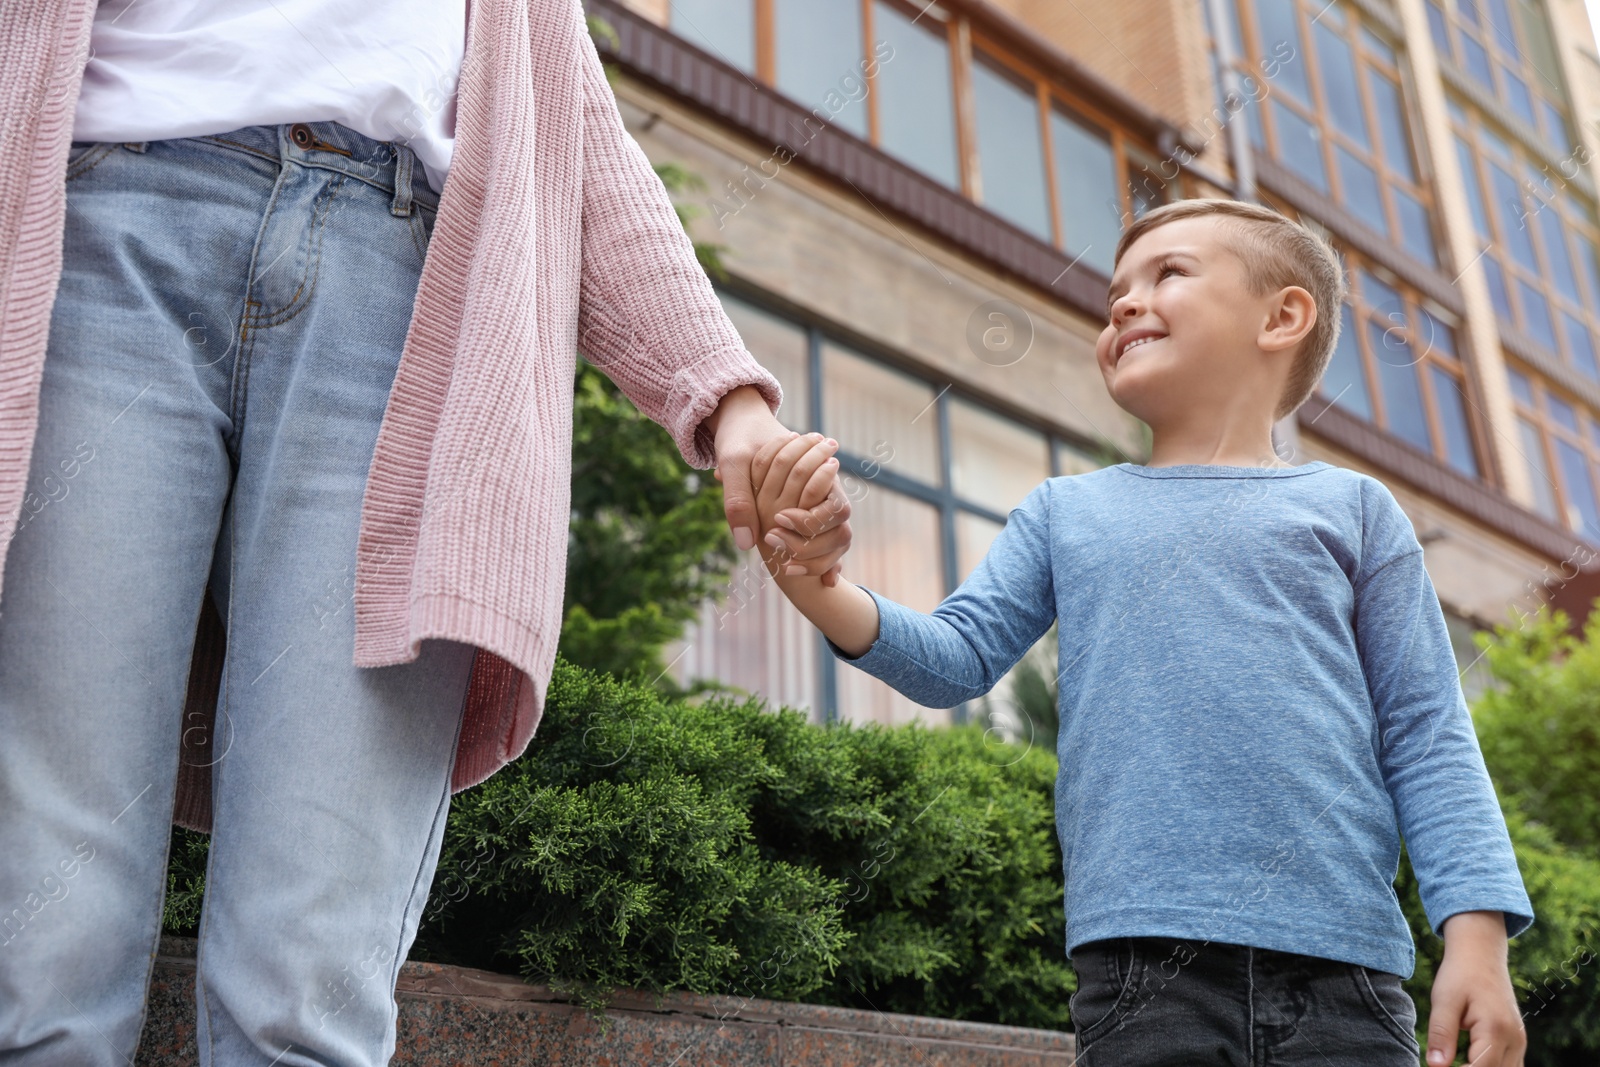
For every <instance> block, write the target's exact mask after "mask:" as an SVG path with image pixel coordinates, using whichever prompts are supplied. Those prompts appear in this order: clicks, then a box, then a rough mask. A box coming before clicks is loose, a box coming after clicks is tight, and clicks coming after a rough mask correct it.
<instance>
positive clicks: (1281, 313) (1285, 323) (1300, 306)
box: [1256, 285, 1317, 352]
mask: <svg viewBox="0 0 1600 1067" xmlns="http://www.w3.org/2000/svg"><path fill="white" fill-rule="evenodd" d="M1316 324H1317V301H1316V299H1315V298H1314V297H1312V295H1311V294H1310V293H1309V292H1308V291H1306V290H1305V289H1304V288H1302V287H1301V286H1298V285H1289V286H1285V287H1284V288H1282V289H1280V290H1278V294H1277V296H1275V297H1274V298H1273V300H1272V303H1271V304H1269V305H1268V307H1267V317H1266V320H1265V321H1264V322H1263V323H1262V325H1261V332H1260V334H1259V336H1257V337H1256V344H1258V345H1260V346H1261V349H1262V351H1264V352H1281V351H1283V350H1285V349H1292V348H1294V347H1295V346H1296V345H1298V344H1299V343H1300V342H1301V341H1303V340H1305V337H1306V334H1308V333H1310V332H1311V328H1312V327H1313V326H1315V325H1316Z"/></svg>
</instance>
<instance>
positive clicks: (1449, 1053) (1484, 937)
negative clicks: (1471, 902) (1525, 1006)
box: [1428, 911, 1528, 1067]
mask: <svg viewBox="0 0 1600 1067" xmlns="http://www.w3.org/2000/svg"><path fill="white" fill-rule="evenodd" d="M1440 930H1441V932H1442V933H1443V934H1444V962H1442V963H1441V964H1439V973H1438V975H1436V976H1435V977H1434V980H1433V1011H1432V1014H1431V1015H1430V1016H1429V1018H1428V1067H1446V1065H1448V1064H1452V1063H1454V1062H1455V1059H1456V1042H1457V1041H1458V1040H1459V1037H1460V1032H1461V1031H1462V1030H1468V1031H1471V1035H1472V1037H1471V1043H1470V1044H1469V1045H1468V1046H1467V1062H1468V1063H1470V1064H1471V1065H1472V1067H1522V1057H1523V1054H1524V1053H1525V1052H1526V1051H1527V1049H1528V1033H1527V1030H1525V1029H1524V1028H1523V1025H1522V1014H1521V1012H1519V1011H1518V1010H1517V994H1516V992H1515V991H1514V990H1513V989H1512V988H1511V974H1510V972H1509V971H1508V970H1507V968H1506V924H1505V916H1504V915H1502V914H1501V913H1500V912H1498V911H1463V912H1458V913H1457V914H1455V915H1452V916H1450V918H1448V919H1446V920H1445V921H1444V925H1443V926H1442V927H1441V928H1440Z"/></svg>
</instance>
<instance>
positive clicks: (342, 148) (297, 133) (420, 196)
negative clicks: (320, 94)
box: [128, 121, 439, 216]
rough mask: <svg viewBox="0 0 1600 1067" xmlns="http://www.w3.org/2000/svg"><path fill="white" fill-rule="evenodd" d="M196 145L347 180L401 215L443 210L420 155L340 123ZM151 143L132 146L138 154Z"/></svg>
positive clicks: (246, 133) (293, 126) (239, 134)
mask: <svg viewBox="0 0 1600 1067" xmlns="http://www.w3.org/2000/svg"><path fill="white" fill-rule="evenodd" d="M195 140H200V141H210V142H211V143H213V144H218V145H222V146H224V147H227V148H233V149H236V150H238V151H242V152H252V153H255V154H256V155H259V156H264V157H266V158H268V159H272V160H276V161H279V162H283V163H287V162H295V163H299V164H301V165H303V166H308V167H322V168H324V169H326V170H335V171H339V172H340V173H342V174H348V175H349V176H350V177H352V178H355V179H357V180H358V181H362V182H366V183H367V184H368V185H371V186H374V187H375V188H378V189H381V190H383V191H384V192H386V193H389V194H390V195H391V196H392V197H393V198H394V202H393V203H392V204H391V206H390V210H391V211H392V212H393V213H394V214H396V215H402V216H403V215H409V214H411V206H412V204H413V203H416V204H420V205H422V206H423V207H426V208H428V209H429V210H431V211H438V210H439V194H437V193H435V192H434V191H433V187H432V186H431V185H429V184H428V178H427V175H426V173H425V172H424V171H423V169H422V165H421V164H420V163H419V162H418V161H417V154H416V153H415V152H413V151H412V150H411V148H410V147H409V146H408V145H404V144H401V143H399V142H397V141H377V140H374V139H372V138H371V137H368V136H366V135H365V134H363V133H358V132H356V131H355V130H352V129H351V128H350V127H348V126H346V125H344V124H343V123H339V122H332V121H327V122H285V123H279V124H277V125H263V126H241V127H239V128H238V129H236V130H230V131H228V132H227V133H217V134H206V135H203V136H200V137H196V138H195ZM148 143H149V142H143V143H140V144H130V145H129V146H128V147H129V148H132V149H133V150H134V151H136V152H142V151H144V148H145V146H146V145H147V144H148Z"/></svg>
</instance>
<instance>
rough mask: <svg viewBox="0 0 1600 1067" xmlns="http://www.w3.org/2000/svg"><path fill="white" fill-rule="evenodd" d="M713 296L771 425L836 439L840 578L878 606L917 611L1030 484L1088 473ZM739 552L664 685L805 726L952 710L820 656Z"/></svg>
mask: <svg viewBox="0 0 1600 1067" xmlns="http://www.w3.org/2000/svg"><path fill="white" fill-rule="evenodd" d="M721 296H722V301H723V305H724V306H725V307H726V308H727V310H728V314H729V316H730V317H731V318H732V319H733V322H734V325H736V326H737V327H738V329H739V333H740V335H741V336H742V337H743V338H744V340H745V344H746V345H747V346H748V347H749V349H750V351H751V352H752V353H754V355H755V356H756V358H757V359H758V360H760V361H761V363H762V364H763V365H764V366H766V367H767V368H768V369H769V370H771V371H772V372H773V374H774V375H775V376H777V378H778V380H779V382H780V383H781V384H782V385H783V389H784V406H783V409H782V410H781V411H779V413H778V416H779V418H780V419H782V420H783V422H784V424H785V425H787V426H789V427H791V428H792V429H797V430H821V431H822V432H825V433H827V434H829V435H830V436H832V437H833V438H834V439H835V440H837V441H838V442H839V446H840V447H839V458H840V463H841V469H842V473H843V476H844V478H845V484H846V487H847V492H848V493H849V495H850V497H851V511H852V519H851V524H852V527H853V531H854V540H853V541H852V544H851V548H850V554H849V555H848V556H846V557H845V562H844V572H845V574H846V575H848V576H849V577H850V579H851V580H852V581H854V582H857V583H859V584H861V585H864V586H866V587H867V588H869V589H872V590H873V591H875V592H878V593H882V594H883V595H884V596H887V597H889V598H890V599H892V600H895V601H898V602H900V603H902V604H905V605H907V606H908V607H912V608H915V609H917V610H919V611H931V610H932V609H933V608H935V607H937V606H938V604H939V602H940V601H941V600H943V599H944V597H945V596H946V595H947V594H948V593H950V592H951V591H953V590H954V589H955V587H956V586H957V585H959V584H960V582H961V581H962V579H964V578H965V577H966V576H967V575H968V574H969V573H971V571H972V569H973V568H974V567H976V566H977V565H978V562H979V561H980V560H982V558H983V556H984V554H985V553H986V552H987V551H988V550H989V546H990V544H991V543H992V542H993V540H994V538H995V536H996V535H997V534H998V533H999V532H1000V529H1001V528H1002V527H1003V526H1004V525H1005V521H1006V515H1007V514H1008V513H1009V512H1010V510H1011V509H1012V508H1013V507H1015V506H1016V505H1017V504H1019V503H1021V501H1022V498H1023V497H1025V496H1027V494H1028V493H1029V492H1030V491H1031V490H1032V489H1033V488H1034V487H1035V486H1037V485H1038V484H1039V483H1040V482H1041V481H1043V480H1044V479H1046V478H1049V477H1051V476H1052V475H1053V474H1080V473H1084V472H1086V471H1088V470H1092V469H1095V468H1096V467H1099V466H1101V465H1103V464H1102V461H1101V460H1099V459H1097V458H1095V457H1094V456H1093V455H1092V454H1091V453H1090V452H1088V451H1085V450H1084V448H1083V447H1082V442H1077V441H1073V440H1068V439H1066V438H1064V437H1059V436H1055V435H1053V434H1049V433H1046V432H1043V431H1042V430H1040V429H1039V428H1038V427H1034V426H1029V425H1026V424H1024V423H1022V422H1019V421H1018V420H1016V419H1013V418H1010V417H1008V416H1006V415H1004V414H1002V413H1000V412H998V411H995V410H993V409H991V408H989V407H987V406H985V405H983V404H981V403H978V402H976V401H974V400H972V399H969V398H966V397H963V396H959V395H956V394H955V393H954V391H953V390H952V389H951V387H950V386H949V385H948V384H947V383H942V382H935V381H932V380H929V379H924V378H921V377H918V376H915V375H912V374H907V373H905V372H904V371H901V370H899V369H896V368H894V367H890V366H888V365H887V364H885V363H883V362H881V361H879V360H876V359H873V358H872V357H870V356H869V355H867V354H865V353H862V352H859V351H856V350H854V349H852V348H850V347H849V346H847V345H845V344H842V343H840V342H838V341H837V340H835V339H833V338H832V337H830V336H828V334H827V333H826V332H825V331H822V330H820V329H816V328H807V327H804V326H801V325H799V324H797V323H794V322H791V321H789V320H787V319H784V318H782V317H780V316H778V315H775V314H772V313H771V312H768V311H766V310H763V309H762V308H760V307H758V306H757V305H755V304H753V303H751V302H749V301H746V300H742V299H739V298H737V297H735V296H732V295H731V294H728V293H726V292H723V293H722V294H721ZM746 557H747V558H745V559H743V560H741V563H740V566H739V569H738V570H737V571H736V572H735V574H734V576H733V579H732V581H731V582H730V584H729V588H728V590H727V594H726V595H725V596H724V597H723V598H722V599H721V601H720V602H708V603H706V604H705V605H704V606H703V607H702V610H701V615H700V619H699V620H698V622H697V623H696V624H695V625H693V626H692V627H690V629H689V630H688V632H687V633H686V634H685V636H684V640H683V641H682V642H681V643H680V644H679V646H678V647H676V648H674V649H673V650H671V651H670V652H669V654H668V658H669V659H674V660H675V662H674V666H673V670H674V672H675V673H676V674H677V675H678V677H679V678H680V680H682V681H684V682H685V683H687V682H689V681H691V680H693V679H696V678H707V679H713V678H714V679H717V680H719V681H721V682H723V683H726V684H728V685H732V686H736V687H739V688H741V689H745V690H748V691H750V692H753V693H757V694H759V695H761V696H763V697H765V698H766V699H767V700H769V701H771V702H773V703H775V704H787V705H789V706H791V707H797V708H804V709H808V710H809V711H810V713H811V714H812V716H813V717H814V718H816V719H819V720H828V719H834V718H839V719H849V720H854V721H863V722H865V721H871V722H883V723H899V722H906V721H909V720H911V719H913V718H920V719H922V720H924V721H929V722H933V723H941V722H949V721H951V720H952V719H957V718H960V717H961V716H962V715H963V714H964V712H963V711H962V709H953V711H952V712H946V713H941V712H938V711H930V710H929V709H926V708H921V707H918V706H917V705H916V704H914V703H912V702H911V701H909V700H907V699H906V698H904V697H902V696H900V694H898V693H896V692H895V691H894V690H893V689H890V688H889V687H888V686H886V685H884V684H883V683H881V682H879V681H877V680H876V679H874V678H872V677H871V676H869V675H867V674H864V673H862V672H861V671H858V670H855V669H854V668H852V667H850V666H848V665H847V664H843V663H838V662H836V661H835V660H834V659H833V657H832V656H831V655H829V654H828V652H827V650H826V648H825V647H824V645H823V643H822V639H821V638H820V636H818V635H817V634H816V632H815V631H814V630H813V629H812V628H811V625H810V623H808V622H806V620H805V619H804V618H803V617H802V616H801V615H800V614H799V612H797V611H795V610H794V608H793V607H791V606H790V605H789V602H788V601H787V600H786V599H785V598H784V596H783V594H782V593H780V592H779V591H778V590H777V588H776V587H775V586H773V585H772V583H771V582H770V581H768V580H767V579H766V576H765V571H764V569H763V567H762V564H761V562H760V559H759V557H758V555H757V553H755V552H753V551H752V552H750V553H747V554H746ZM997 688H999V689H1003V688H1004V683H1002V686H1001V687H997Z"/></svg>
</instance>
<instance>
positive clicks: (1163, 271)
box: [1156, 263, 1182, 281]
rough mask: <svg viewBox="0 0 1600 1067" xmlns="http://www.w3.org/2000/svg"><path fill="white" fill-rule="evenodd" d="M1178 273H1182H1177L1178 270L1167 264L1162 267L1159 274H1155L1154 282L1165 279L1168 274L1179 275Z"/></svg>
mask: <svg viewBox="0 0 1600 1067" xmlns="http://www.w3.org/2000/svg"><path fill="white" fill-rule="evenodd" d="M1179 273H1182V272H1181V271H1179V270H1178V268H1177V267H1175V266H1173V265H1172V264H1171V263H1168V264H1167V265H1166V266H1164V267H1162V268H1161V270H1160V271H1159V272H1157V274H1156V280H1157V281H1159V280H1161V279H1162V278H1165V277H1166V276H1167V275H1169V274H1179Z"/></svg>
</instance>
